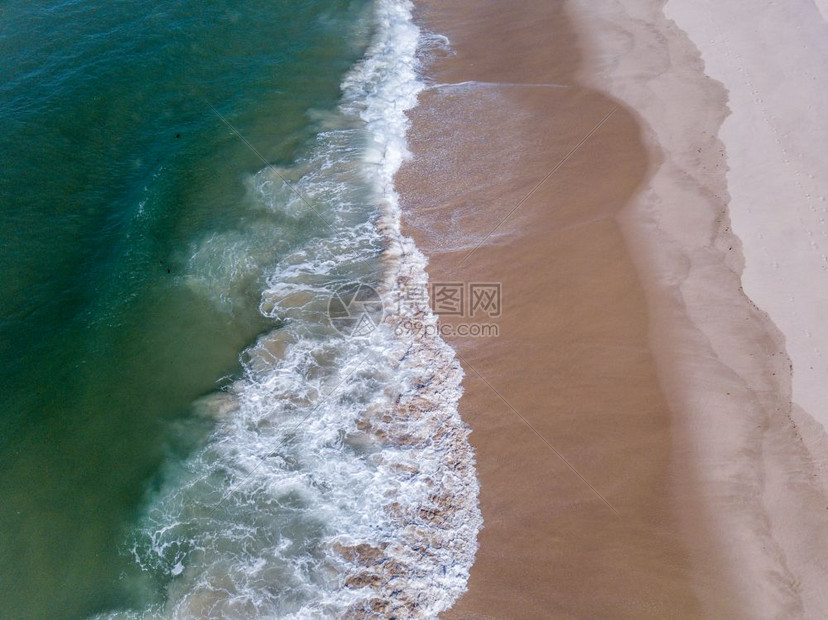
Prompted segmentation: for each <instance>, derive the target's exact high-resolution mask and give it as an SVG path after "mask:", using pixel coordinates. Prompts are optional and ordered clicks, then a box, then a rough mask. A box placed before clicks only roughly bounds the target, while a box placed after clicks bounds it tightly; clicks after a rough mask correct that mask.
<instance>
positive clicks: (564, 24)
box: [397, 0, 824, 618]
mask: <svg viewBox="0 0 828 620" xmlns="http://www.w3.org/2000/svg"><path fill="white" fill-rule="evenodd" d="M630 2H632V0H630ZM632 3H633V4H636V3H635V2H632ZM637 5H640V6H641V7H643V8H646V9H648V10H652V11H657V12H659V13H660V8H659V5H658V4H657V3H654V2H637ZM417 6H418V18H419V20H420V22H421V24H423V25H424V26H425V27H426V28H427V29H429V30H431V31H433V32H437V33H441V34H444V35H446V36H447V37H448V38H449V39H450V41H451V48H452V53H451V54H450V55H445V54H441V53H440V52H435V58H434V59H433V61H432V62H431V63H430V65H429V71H428V72H429V76H430V77H431V78H432V79H433V80H434V82H435V87H433V88H431V89H429V90H428V91H426V92H425V93H424V94H423V95H422V97H421V103H420V106H419V107H418V108H417V109H415V110H414V112H413V113H412V114H411V116H412V120H413V127H412V130H411V133H410V134H409V138H410V147H411V150H412V152H413V154H414V158H413V160H412V161H411V162H410V163H409V164H407V165H406V166H405V167H404V168H403V169H402V171H401V172H400V173H399V174H398V177H397V187H398V189H399V191H400V193H401V197H402V205H403V209H404V224H405V227H406V232H407V233H409V234H411V235H412V236H413V237H414V239H415V241H416V243H417V245H418V246H419V247H420V248H421V249H422V250H423V251H424V252H425V253H426V254H427V255H428V257H429V260H430V265H429V275H430V278H431V281H432V283H442V282H452V283H457V282H460V283H481V282H482V283H499V284H500V285H501V287H502V311H501V312H500V313H499V316H487V313H486V312H485V311H483V310H481V311H479V312H478V314H477V315H476V316H474V317H469V316H466V317H449V316H446V315H444V316H443V317H442V318H443V321H444V323H447V324H455V325H457V324H461V323H463V324H484V323H485V324H492V325H497V329H498V330H499V335H498V336H496V337H492V336H489V337H480V338H470V337H467V338H462V337H448V338H447V340H448V341H449V342H450V343H451V344H452V345H453V346H454V347H455V349H456V350H457V352H458V355H459V357H460V359H461V362H462V363H463V367H464V369H465V372H466V378H465V380H464V386H465V395H464V397H463V399H462V400H461V414H462V415H463V417H464V419H465V420H466V421H467V422H468V423H469V424H470V425H471V427H472V429H473V434H472V443H473V444H474V446H475V449H476V451H477V460H478V473H479V478H480V481H481V496H480V501H481V507H482V511H483V518H484V522H485V525H484V529H483V531H482V532H481V534H480V537H479V543H480V549H479V551H478V556H477V561H476V563H475V565H474V567H473V569H472V573H471V579H470V582H469V590H468V592H467V593H466V595H465V596H463V597H462V598H461V599H460V601H458V603H457V604H456V605H455V607H454V608H453V609H452V610H451V611H450V612H448V613H446V614H444V617H446V618H541V617H543V618H546V617H573V618H574V617H699V616H707V617H750V616H751V615H752V614H751V613H750V610H758V609H762V608H764V609H765V611H767V610H768V609H773V610H774V612H773V613H771V614H769V615H778V614H779V613H786V614H790V613H793V614H796V613H801V612H802V611H803V610H804V609H806V606H805V605H804V603H803V600H804V599H807V598H808V597H810V596H811V595H810V593H809V592H805V593H803V592H802V591H801V590H802V588H800V589H799V590H798V589H797V588H798V587H799V586H798V584H800V583H802V580H801V579H799V577H798V576H797V575H798V573H797V571H799V574H801V575H804V574H805V573H803V572H802V571H806V572H807V571H811V572H810V573H809V574H810V575H812V576H813V575H820V574H822V573H820V572H819V571H820V570H821V569H822V567H824V564H820V562H821V559H820V558H819V557H817V556H818V553H812V554H811V557H810V560H812V563H811V565H810V567H809V566H808V561H809V558H807V557H804V556H797V555H796V553H791V552H790V550H791V549H794V548H796V549H799V550H800V551H801V550H802V549H803V541H802V540H795V541H793V542H792V541H791V537H790V536H787V534H786V533H785V532H788V533H791V532H796V531H800V530H799V529H798V524H797V523H796V522H795V520H791V519H789V518H786V516H785V515H786V512H785V511H787V510H790V509H789V508H784V507H783V506H782V504H783V503H785V502H789V503H790V505H792V506H797V507H799V508H802V509H804V510H807V511H815V510H816V505H817V504H818V503H819V502H820V501H823V497H822V496H821V495H820V494H819V493H817V492H816V491H815V490H814V489H813V488H811V487H810V486H808V488H804V486H803V485H805V486H807V485H808V484H810V483H808V482H807V480H806V479H807V478H808V476H811V470H810V469H809V467H810V460H809V459H810V455H809V454H808V453H807V452H806V451H805V450H804V448H803V447H802V445H801V442H797V440H796V436H795V432H794V430H793V428H792V426H791V424H789V423H788V422H789V418H788V417H786V416H785V415H784V412H783V413H782V415H780V416H777V417H772V416H773V414H774V413H775V412H778V410H779V409H784V407H785V406H786V402H787V403H789V402H790V400H789V393H786V391H785V390H786V389H789V385H788V383H789V382H788V383H786V381H785V378H784V377H785V374H786V368H787V366H786V364H787V358H786V356H785V355H784V347H783V346H782V343H780V339H779V335H778V333H777V332H776V331H775V330H774V328H773V326H772V324H770V323H769V321H768V320H767V317H765V315H764V314H763V313H761V312H760V311H758V310H756V309H754V308H753V307H752V305H751V304H750V302H749V300H748V299H747V298H746V297H745V296H744V295H743V294H742V292H741V290H740V287H739V280H738V273H739V269H740V265H739V258H738V256H737V255H738V250H739V247H738V240H736V239H735V238H733V236H732V233H730V232H729V226H728V221H727V214H726V188H725V179H724V168H723V167H722V168H721V171H719V170H717V168H716V166H721V165H722V153H721V152H720V150H717V146H718V142H717V140H716V137H715V135H716V131H717V130H718V125H719V124H720V123H721V119H723V118H724V116H725V115H726V113H727V109H726V106H725V97H724V95H723V94H722V92H721V91H720V90H718V91H717V90H716V88H715V85H711V84H710V83H709V82H710V81H709V80H706V78H705V76H704V75H703V72H702V71H701V67H700V63H698V62H697V58H694V57H693V56H692V54H690V55H689V56H688V60H686V64H685V65H682V66H681V67H680V69H681V70H683V71H686V72H688V73H687V75H690V76H691V77H692V78H693V79H695V82H691V84H693V85H696V86H697V87H698V93H701V94H700V96H701V97H702V99H703V102H702V103H704V106H702V107H700V108H693V109H695V110H696V111H695V112H694V114H695V117H694V116H692V114H691V115H690V116H689V117H688V116H687V115H688V114H690V112H691V111H692V110H691V109H686V110H682V111H681V112H683V113H684V115H685V116H684V117H681V116H680V115H679V118H683V120H682V121H681V122H678V121H676V120H675V119H672V120H671V119H670V118H666V120H665V122H664V126H663V127H659V126H657V125H654V124H653V123H651V122H648V121H650V120H652V118H653V116H652V115H651V116H650V117H649V118H647V117H645V116H644V115H642V111H643V110H644V109H645V108H647V105H646V102H645V103H641V104H636V105H635V107H633V106H632V105H630V102H631V101H635V98H634V97H632V96H630V92H633V93H635V92H637V91H635V90H634V86H635V84H636V83H639V84H640V85H648V84H650V85H651V81H648V80H647V79H646V78H648V77H649V76H651V75H654V74H657V69H658V66H659V63H662V66H661V69H662V70H663V69H664V65H663V63H669V54H668V53H667V52H666V51H665V50H666V47H664V48H660V47H659V46H658V45H656V44H653V45H651V49H650V51H649V52H648V51H647V50H645V51H644V52H643V57H642V58H637V57H635V56H634V55H630V54H629V53H627V52H629V51H630V49H633V50H636V49H637V48H636V46H635V45H628V42H629V41H633V42H635V41H640V42H644V43H648V42H650V40H649V39H648V38H647V32H650V31H648V30H647V29H646V28H642V32H643V34H642V32H639V31H636V29H635V28H636V25H637V24H638V22H636V21H635V20H634V19H630V20H629V21H630V25H629V26H628V27H627V26H625V23H624V22H623V20H621V21H613V20H614V18H615V16H614V15H612V14H610V13H609V12H608V13H607V14H605V15H597V16H596V15H591V14H590V13H589V9H588V8H587V7H583V6H579V5H578V3H577V2H571V3H569V4H568V5H566V7H565V8H564V7H562V5H560V4H558V3H555V4H554V5H553V4H551V3H546V2H523V3H520V4H515V5H513V4H511V3H510V4H508V5H507V4H506V3H502V2H494V1H491V0H490V1H477V0H476V1H472V0H465V1H463V2H455V3H451V5H450V6H449V5H445V4H442V3H436V2H432V1H431V0H428V1H423V2H420V3H418V5H417ZM642 10H643V9H642ZM602 20H605V21H602ZM593 22H594V23H595V24H597V25H599V26H600V28H599V29H595V28H593V29H592V30H590V27H591V26H590V24H591V23H593ZM639 25H640V24H639ZM657 26H661V24H657ZM601 28H603V30H601ZM625 28H626V29H625ZM668 30H669V25H668V26H664V32H657V33H656V34H653V33H652V32H650V35H652V37H654V38H655V39H656V40H657V35H659V34H662V35H663V36H665V37H669V36H672V37H674V39H675V41H678V42H679V43H681V42H682V41H681V39H680V34H679V33H675V32H669V31H668ZM665 33H666V34H665ZM591 36H594V37H596V38H598V37H603V41H604V43H603V47H601V46H598V45H592V47H590V45H589V44H590V37H591ZM613 45H616V46H617V47H616V48H613ZM602 54H603V55H602ZM625 54H626V55H625ZM648 54H649V55H648ZM625 59H629V60H630V61H631V62H632V63H633V64H631V65H624V63H623V61H624V60H625ZM680 60H681V61H684V59H683V58H680ZM635 62H638V63H639V64H638V65H635V64H634V63H635ZM668 66H669V64H668ZM653 67H656V69H654V68H653ZM637 72H638V73H637ZM662 72H663V71H662ZM639 74H640V76H639ZM687 75H679V77H681V78H682V79H685V78H687ZM636 80H638V82H636ZM610 92H612V93H613V95H612V96H611V95H610V94H608V93H610ZM643 93H644V89H642V90H641V92H640V93H638V94H639V95H640V96H641V97H642V98H643V97H644V94H643ZM649 94H650V97H651V102H650V107H649V108H647V110H649V111H650V112H652V111H653V110H656V111H657V110H659V109H661V110H662V111H663V110H665V109H666V110H668V111H669V109H670V107H669V104H671V103H675V102H676V101H678V102H679V103H680V102H681V98H682V97H683V96H685V94H686V93H682V92H681V91H680V90H677V91H675V92H662V93H660V92H658V91H651V92H650V93H649ZM671 98H672V99H671ZM704 98H706V99H704ZM692 103H693V104H696V103H697V102H696V101H695V100H693V101H692ZM659 106H660V107H659ZM663 116H664V117H669V116H670V115H669V113H665V114H664V115H663ZM671 123H672V124H671ZM694 123H695V125H694ZM688 126H690V127H691V129H692V132H691V135H686V133H682V132H688V131H690V130H689V129H688ZM671 128H673V129H676V131H675V134H672V133H670V130H671ZM658 131H661V134H659V133H658ZM676 136H679V137H682V138H687V139H686V140H684V141H682V140H680V139H678V138H676ZM670 138H673V139H674V141H675V142H676V144H678V145H679V146H678V147H677V148H680V149H681V155H682V156H688V154H689V153H691V152H693V159H692V161H690V162H689V163H687V162H684V161H683V160H682V161H680V162H679V164H680V165H679V164H677V163H676V162H677V158H676V157H675V156H674V155H675V154H674V153H673V152H671V151H669V150H667V149H665V146H664V145H665V144H666V143H668V142H669V139H670ZM668 146H670V147H673V146H674V145H673V144H669V145H668ZM682 166H683V167H682ZM705 174H706V175H707V177H706V178H704V182H703V183H696V184H694V183H692V182H687V179H690V180H694V179H697V178H698V176H699V175H702V176H703V175H705ZM665 175H666V176H665ZM694 175H695V176H694ZM667 181H670V182H672V184H671V183H668V182H667ZM682 182H683V184H682ZM682 192H684V193H682ZM664 205H668V207H669V208H665V207H664ZM668 224H669V225H668ZM670 227H672V228H670ZM676 231H678V233H682V232H684V233H686V235H685V238H684V239H683V240H681V241H682V242H677V241H676V234H678V233H676ZM694 244H695V245H694ZM734 246H735V247H736V251H735V253H734V251H733V250H732V249H730V248H733V247H734ZM694 252H696V254H694ZM698 254H701V255H702V256H703V258H705V259H706V261H707V263H706V264H703V265H702V266H703V267H704V268H702V269H701V270H699V269H695V270H694V268H693V267H694V266H696V265H699V262H698V260H699V256H698ZM694 261H695V262H694ZM688 265H691V266H688ZM689 273H691V274H693V277H689V276H688V274H689ZM696 276H698V277H697V278H696ZM694 278H696V279H694ZM686 282H690V283H691V285H692V284H694V283H696V284H699V285H700V286H701V288H696V289H690V288H687V289H682V287H683V285H684V283H686ZM466 292H467V294H468V290H466ZM694 295H695V296H694ZM467 310H468V307H467ZM438 311H439V308H438ZM700 325H701V327H700ZM745 326H747V327H745ZM711 334H714V336H716V337H717V338H718V337H721V338H719V339H718V342H719V344H720V345H721V347H723V348H724V349H725V351H724V352H723V351H719V350H718V348H717V345H716V343H714V344H713V345H711V344H710V336H711ZM731 345H732V347H734V349H733V351H729V349H728V347H729V346H731ZM757 360H759V361H758V362H757ZM745 377H748V378H749V379H750V380H749V381H747V380H745ZM786 386H787V387H786ZM758 394H759V395H761V398H757V395H758ZM786 399H787V401H786ZM734 412H735V413H734ZM757 470H760V471H759V473H757ZM775 472H776V473H779V472H783V473H782V474H780V475H779V476H777V475H776V474H775ZM780 476H781V477H780ZM794 479H795V480H794ZM792 480H794V482H796V489H795V492H794V491H791V490H790V489H788V490H787V491H786V490H785V487H786V486H790V482H791V481H792ZM769 489H770V493H769ZM786 493H787V495H786ZM792 494H793V495H792ZM791 502H792V503H791ZM772 513H773V514H776V515H777V517H773V518H772V517H771V516H769V515H771V514H772ZM787 514H788V515H790V512H788V513H787ZM779 515H781V517H779ZM812 521H813V522H814V523H811V524H810V525H809V527H808V528H803V529H802V530H801V531H803V532H806V533H805V534H803V536H802V537H800V538H802V539H809V540H811V542H812V543H813V542H814V541H815V540H816V538H815V537H816V536H819V535H820V534H821V533H822V532H823V531H824V529H822V528H823V525H824V523H823V522H824V517H823V515H822V514H821V513H820V514H819V516H818V517H817V516H815V517H814V519H812ZM786 522H787V523H788V524H789V525H788V526H780V527H781V530H780V527H773V524H774V523H780V524H784V523H786ZM769 524H770V525H769ZM786 527H787V529H786ZM780 531H781V534H782V538H781V539H780V538H779V536H778V535H777V534H779V532H780ZM786 536H787V537H786ZM794 538H796V537H795V536H794ZM767 545H771V546H772V549H770V550H768V549H767V548H766V547H767ZM812 546H813V545H812ZM790 558H794V564H795V565H794V566H793V567H791V566H789V565H788V559H790ZM797 558H798V559H797ZM741 561H744V562H745V563H746V564H748V563H752V564H751V568H750V569H749V570H742V571H741V573H740V562H741ZM814 564H816V568H815V567H814ZM807 581H808V580H807V579H806V580H805V582H807ZM806 585H807V583H806ZM769 586H770V587H769ZM811 598H813V597H811ZM809 600H810V599H809ZM748 601H752V602H748ZM767 605H773V606H774V607H772V608H770V607H767ZM813 609H816V608H813ZM753 617H756V616H755V615H754V616H753Z"/></svg>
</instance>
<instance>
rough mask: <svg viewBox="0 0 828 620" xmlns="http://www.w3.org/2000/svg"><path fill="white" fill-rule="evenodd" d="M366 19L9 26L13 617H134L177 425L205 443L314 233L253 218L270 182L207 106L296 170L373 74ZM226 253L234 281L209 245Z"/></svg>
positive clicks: (2, 609)
mask: <svg viewBox="0 0 828 620" xmlns="http://www.w3.org/2000/svg"><path fill="white" fill-rule="evenodd" d="M367 8H368V7H367V6H366V3H365V2H361V1H347V2H344V1H343V2H336V1H333V2H332V1H330V0H325V1H324V2H322V1H319V0H315V1H307V0H305V1H301V0H299V1H291V2H270V1H267V2H264V1H257V0H253V1H250V2H244V3H236V2H222V1H214V0H205V1H201V2H197V3H193V2H184V1H176V0H169V1H162V2H153V3H135V2H124V1H117V0H116V1H112V0H106V1H102V0H75V1H71V0H68V1H58V0H54V1H34V2H33V1H31V0H26V1H20V0H11V1H4V2H3V3H2V4H0V76H2V80H1V81H0V126H2V127H3V134H2V138H0V140H1V141H2V149H0V274H1V275H2V277H0V369H2V373H1V374H0V381H2V383H0V387H1V388H2V395H3V398H2V400H3V402H2V405H1V406H0V593H2V594H0V617H2V618H77V617H82V616H85V615H88V614H90V613H92V612H96V611H101V610H105V609H109V608H112V607H114V606H120V605H123V604H124V602H125V601H132V602H135V601H134V599H135V597H136V596H139V594H140V593H136V592H134V591H130V587H131V584H132V582H131V580H130V579H129V578H128V577H127V578H124V574H125V575H127V576H129V575H131V574H133V573H136V572H139V569H138V567H137V566H136V564H135V563H134V562H133V561H132V559H131V558H130V557H129V556H128V555H126V554H123V553H122V552H121V551H122V550H121V549H120V548H119V545H121V541H122V540H123V539H124V536H125V532H126V531H128V530H129V527H130V526H131V524H132V523H133V522H134V520H135V519H136V515H137V514H138V511H139V510H140V509H141V503H142V500H143V497H144V495H145V493H146V489H147V488H148V487H149V486H151V485H153V484H155V483H157V481H158V479H159V476H160V467H161V464H162V462H163V461H164V459H169V458H180V457H181V456H182V455H183V454H185V453H187V451H188V450H189V449H190V447H191V446H189V445H187V444H186V441H185V442H184V443H183V444H182V443H181V442H182V437H183V438H186V437H187V436H188V435H187V434H186V433H185V434H180V433H179V434H177V435H173V434H171V433H170V431H169V429H170V425H171V424H172V423H175V422H176V421H177V422H178V423H179V424H188V425H196V424H199V423H198V422H195V421H193V419H192V415H191V408H192V403H193V401H194V399H196V398H197V397H198V396H200V395H202V394H204V393H206V392H209V391H210V390H213V389H214V388H215V387H216V384H217V382H221V380H222V379H221V378H222V377H224V376H227V375H233V374H234V373H238V372H239V362H238V354H239V352H240V351H241V350H242V349H243V348H244V346H245V345H247V344H250V343H251V341H252V340H253V339H254V338H255V336H256V335H257V334H258V333H260V332H261V331H263V330H264V329H266V328H267V327H268V325H269V324H272V322H273V321H272V320H269V319H266V318H265V317H262V316H261V314H260V313H259V311H258V304H259V296H260V293H261V291H260V282H259V279H260V278H261V276H262V269H264V268H266V267H267V265H268V264H269V263H271V262H273V261H274V260H276V259H278V252H279V248H280V247H281V248H285V247H287V246H288V245H289V244H286V243H284V239H285V237H291V236H292V237H295V238H298V239H301V238H303V237H304V236H307V235H312V234H313V231H312V230H309V231H305V230H303V228H305V227H306V228H310V229H313V228H315V227H317V226H319V225H320V223H319V222H316V221H314V220H313V219H312V218H304V219H301V220H299V221H289V222H285V221H284V219H285V218H284V217H282V216H281V215H280V214H279V213H273V212H268V211H263V210H262V209H259V208H257V206H256V205H255V200H254V199H252V198H251V196H250V193H251V192H250V190H249V188H248V187H246V186H245V183H244V180H245V177H246V175H249V174H252V173H255V172H256V171H258V170H260V169H261V168H262V167H263V163H262V161H261V160H260V159H259V158H258V157H257V155H256V154H255V153H253V152H252V151H251V150H250V149H249V148H248V147H247V146H245V145H244V144H243V143H242V142H241V141H240V140H239V139H238V138H237V137H236V136H235V135H233V134H232V133H231V132H230V131H229V130H228V128H227V127H226V126H225V125H224V124H223V123H222V122H221V120H220V119H219V117H218V116H217V115H216V114H215V113H214V112H213V111H212V110H211V108H210V106H214V107H215V108H216V109H217V110H218V111H220V112H221V113H222V114H223V115H225V116H226V118H227V119H228V120H229V121H230V122H231V123H232V124H233V125H234V126H235V127H236V128H237V129H238V130H239V132H240V133H242V134H243V135H245V136H246V137H247V138H248V139H249V140H250V141H251V143H254V146H255V147H256V148H257V150H259V151H260V152H261V153H262V155H264V157H265V158H266V159H267V160H268V161H270V162H273V163H276V164H279V163H286V162H290V161H292V160H293V159H295V158H296V157H297V156H298V155H299V154H300V153H301V152H302V151H303V149H304V148H306V147H307V145H308V143H309V141H310V140H311V139H312V138H313V136H314V134H315V132H316V131H318V123H315V122H314V121H313V117H312V115H309V110H333V109H334V108H335V106H336V103H337V100H338V98H339V96H340V82H341V80H342V77H343V74H344V73H345V71H346V70H347V69H348V68H349V67H350V66H351V65H352V64H353V63H354V62H355V61H356V60H357V59H358V58H359V56H360V55H361V54H362V53H363V52H364V46H365V45H366V44H367V40H368V35H369V30H368V27H369V26H368V14H367V11H366V9H367ZM251 229H254V230H256V233H255V234H254V233H251ZM230 231H235V232H236V235H235V240H234V241H235V243H236V245H237V246H238V247H236V248H235V249H233V251H236V252H239V253H245V252H249V253H250V255H251V257H252V258H251V260H250V262H249V264H247V265H245V266H244V269H245V272H244V273H243V274H241V276H233V275H230V274H229V273H228V272H227V269H228V268H229V269H232V267H227V266H226V265H222V264H221V263H222V257H223V255H226V254H229V252H230V251H231V250H230V249H228V247H229V245H230V244H228V243H223V242H220V241H217V242H216V243H215V244H214V245H213V246H212V247H211V246H209V244H205V242H204V240H205V239H210V237H211V235H214V234H216V233H219V232H220V233H221V234H223V235H227V234H228V232H230ZM198 248H200V249H201V251H202V253H203V254H204V259H203V260H202V261H200V262H199V263H196V262H194V261H192V260H191V259H192V256H193V254H194V252H195V251H196V250H197V249H198ZM253 254H255V256H252V255H253ZM257 261H260V263H259V264H257ZM205 291H207V292H206V293H205ZM217 296H221V297H222V299H223V301H222V302H221V303H216V297H217ZM201 424H202V425H204V424H203V423H201ZM203 430H204V431H205V432H207V429H203ZM196 435H197V433H195V434H194V435H193V436H196Z"/></svg>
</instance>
